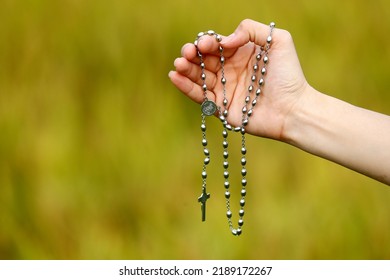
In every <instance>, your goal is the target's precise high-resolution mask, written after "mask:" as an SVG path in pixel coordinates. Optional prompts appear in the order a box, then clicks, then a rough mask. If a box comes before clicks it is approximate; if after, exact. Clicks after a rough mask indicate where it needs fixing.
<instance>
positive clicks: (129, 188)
mask: <svg viewBox="0 0 390 280" xmlns="http://www.w3.org/2000/svg"><path fill="white" fill-rule="evenodd" d="M0 6H1V9H0V258H1V259H389V258H390V214H389V213H390V189H389V188H388V187H387V186H385V185H383V184H381V183H378V182H376V181H374V180H372V179H369V178H366V177H364V176H362V175H360V174H357V173H355V172H352V171H350V170H347V169H345V168H344V167H341V166H338V165H336V164H334V163H331V162H327V161H325V160H323V159H320V158H316V157H314V156H312V155H309V154H307V153H305V152H302V151H300V150H298V149H296V148H294V147H291V146H288V145H286V144H283V143H278V142H274V141H271V140H268V139H261V138H254V137H248V149H249V155H248V172H249V175H248V180H249V186H248V200H247V206H246V216H245V221H246V224H245V226H244V228H243V235H242V236H241V237H239V238H236V237H234V236H232V235H231V233H230V232H229V230H228V225H227V221H226V218H225V211H226V210H225V202H224V196H223V192H224V190H223V185H222V182H223V178H222V166H221V164H222V161H220V162H219V158H218V157H217V158H214V160H213V162H212V163H213V164H212V165H211V167H210V172H209V173H210V176H209V191H210V192H211V195H212V199H211V200H209V201H208V204H207V209H208V213H207V214H208V217H207V222H206V223H202V222H201V221H200V205H199V204H198V202H197V197H198V196H199V194H200V192H201V176H200V172H201V165H202V160H203V155H202V147H201V143H200V140H201V134H200V129H199V125H200V111H199V106H198V105H197V104H193V103H192V102H191V101H190V100H188V99H187V98H186V97H185V96H184V95H182V94H181V93H179V92H178V90H176V88H174V87H173V86H172V85H171V84H170V82H169V79H168V76H167V74H168V72H169V70H171V69H172V68H173V61H174V59H175V58H176V57H177V56H179V55H180V49H181V46H182V45H183V44H184V43H186V42H192V41H193V40H194V37H195V36H196V34H197V33H198V32H199V31H204V30H208V29H214V30H216V31H218V32H219V33H221V34H224V35H228V34H230V33H231V32H233V31H234V29H235V27H236V26H237V25H238V24H239V22H240V21H241V20H243V19H245V18H252V19H255V20H257V21H261V22H264V23H269V22H270V21H275V22H276V23H277V27H279V28H284V29H288V30H289V31H290V32H291V33H292V35H293V37H294V41H295V44H296V48H297V51H298V54H299V57H300V60H301V64H302V67H303V69H304V72H305V75H306V77H307V79H308V81H309V82H310V83H311V84H312V85H313V86H314V87H316V88H317V89H319V90H321V91H323V92H326V93H328V94H330V95H332V96H335V97H337V98H340V99H343V100H346V101H348V102H350V103H353V104H355V105H358V106H362V107H365V108H369V109H372V110H375V111H379V112H383V113H386V114H389V113H390V94H389V89H390V79H389V73H390V66H389V65H390V63H389V62H390V39H389V36H388V34H389V33H390V2H389V1H386V0H377V1H371V2H369V3H368V2H367V1H363V0H346V1H336V0H326V1H325V0H319V1H312V0H297V1H282V0H274V1H258V0H256V1H255V0H244V1H232V0H223V1H214V0H212V1H210V0H207V1H205V0H199V1H189V0H172V1H157V0H145V1H135V0H130V1H129V0H111V1H103V0H63V1H52V0H24V1H21V0H19V1H18V0H16V1H15V0H1V5H0ZM210 122H211V127H213V126H214V127H215V132H214V133H213V132H210V133H209V138H210V140H209V141H210V142H211V143H212V144H211V149H212V151H214V155H217V154H219V151H221V150H222V149H221V147H220V146H221V145H220V141H221V135H220V129H219V128H220V127H219V123H218V121H217V120H215V121H213V120H212V121H210ZM389 140H390V139H389ZM234 146H235V145H234V144H232V147H234ZM236 146H237V147H238V146H239V139H238V140H237V145H236ZM239 156H240V155H239V151H237V153H236V154H235V155H233V160H232V161H231V162H232V164H233V162H237V164H238V165H239ZM218 162H219V163H218ZM233 169H235V167H234V164H233V166H232V170H233ZM236 169H237V170H239V166H237V167H236ZM237 173H239V171H237ZM237 176H239V174H238V175H237ZM236 179H237V177H236ZM233 180H234V178H233ZM235 197H236V198H237V196H235ZM232 199H233V201H234V198H232ZM237 203H238V202H237ZM237 203H236V204H237ZM233 205H235V204H233ZM233 211H234V213H236V209H235V208H234V207H233Z"/></svg>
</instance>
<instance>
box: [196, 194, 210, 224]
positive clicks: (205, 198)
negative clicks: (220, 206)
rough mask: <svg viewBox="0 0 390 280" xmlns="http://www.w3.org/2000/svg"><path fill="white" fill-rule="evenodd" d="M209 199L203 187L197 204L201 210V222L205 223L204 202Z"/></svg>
mask: <svg viewBox="0 0 390 280" xmlns="http://www.w3.org/2000/svg"><path fill="white" fill-rule="evenodd" d="M209 198H210V194H209V193H207V192H206V188H205V187H203V192H202V194H201V195H200V196H199V198H198V202H200V203H201V204H202V205H201V206H200V207H201V210H202V222H204V221H206V201H207V199H209Z"/></svg>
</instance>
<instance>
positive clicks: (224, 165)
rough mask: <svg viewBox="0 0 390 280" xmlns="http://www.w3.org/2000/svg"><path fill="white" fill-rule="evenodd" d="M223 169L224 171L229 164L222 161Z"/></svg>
mask: <svg viewBox="0 0 390 280" xmlns="http://www.w3.org/2000/svg"><path fill="white" fill-rule="evenodd" d="M223 167H224V168H225V169H227V168H228V167H229V162H227V161H224V162H223Z"/></svg>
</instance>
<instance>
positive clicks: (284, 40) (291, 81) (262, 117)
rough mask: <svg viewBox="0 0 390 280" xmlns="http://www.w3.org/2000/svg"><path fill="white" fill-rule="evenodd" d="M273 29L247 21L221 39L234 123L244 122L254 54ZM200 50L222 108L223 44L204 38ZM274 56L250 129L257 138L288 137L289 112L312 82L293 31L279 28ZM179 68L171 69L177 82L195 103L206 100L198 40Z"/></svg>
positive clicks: (211, 92) (187, 47)
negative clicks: (221, 60) (298, 49)
mask: <svg viewBox="0 0 390 280" xmlns="http://www.w3.org/2000/svg"><path fill="white" fill-rule="evenodd" d="M269 32H270V27H269V26H267V25H264V24H261V23H258V22H255V21H252V20H244V21H242V22H241V23H240V24H239V26H238V27H237V29H236V30H235V32H234V33H233V34H232V35H230V36H228V37H223V39H222V41H221V42H220V44H221V45H222V46H223V47H224V56H225V58H226V60H225V70H224V71H225V77H226V79H227V83H226V95H227V99H228V100H229V103H228V107H229V108H228V110H229V116H228V118H227V120H228V122H229V123H230V124H232V125H233V126H240V125H241V121H242V112H241V110H242V107H243V106H244V99H245V96H246V95H247V92H248V86H249V85H250V81H251V76H252V73H253V65H254V61H255V58H254V57H255V55H256V54H257V53H258V51H259V46H264V45H265V43H266V38H267V37H268V35H269ZM198 48H199V50H200V51H201V52H202V54H203V55H204V57H205V58H204V61H205V65H206V77H207V78H206V84H207V87H208V90H209V91H208V92H207V97H208V98H209V99H210V100H213V101H215V102H216V104H217V105H218V106H221V107H222V101H223V93H222V83H221V65H220V62H219V58H220V53H219V43H218V42H217V41H216V40H215V38H214V37H211V36H203V37H201V39H200V40H199V43H198ZM268 57H269V62H268V65H267V73H266V75H265V83H264V86H263V88H262V93H261V95H260V97H259V99H258V103H257V105H256V107H255V108H254V110H253V115H252V116H251V117H250V119H249V124H248V126H247V127H246V131H247V132H248V133H251V134H253V135H257V136H262V137H268V138H273V139H277V140H285V139H284V133H283V132H284V127H285V124H286V122H287V121H288V116H289V114H290V112H291V111H292V110H294V107H295V105H296V103H297V102H298V101H299V100H300V96H301V95H303V94H304V93H305V91H306V90H307V89H308V88H310V86H309V85H308V83H307V82H306V79H305V77H304V75H303V73H302V69H301V66H300V64H299V60H298V57H297V54H296V51H295V47H294V43H293V40H292V37H291V35H290V34H289V33H288V32H287V31H285V30H282V29H277V28H275V29H274V31H273V34H272V43H271V49H270V51H269V54H268ZM260 65H262V64H260ZM174 66H175V67H176V71H171V72H170V73H169V77H170V79H171V81H172V83H173V84H174V85H175V86H176V87H177V88H178V89H179V90H180V91H182V92H183V93H184V94H185V95H187V96H188V97H189V98H191V99H192V100H193V101H195V102H197V103H202V102H203V99H204V96H203V89H202V87H201V86H202V83H203V81H202V80H201V69H200V66H199V58H198V56H197V50H196V48H195V46H194V45H193V44H186V45H184V46H183V48H182V57H180V58H177V59H176V60H175V62H174ZM260 67H261V66H260ZM256 86H257V85H256ZM255 88H256V87H255ZM253 94H254V93H253ZM252 98H253V96H252Z"/></svg>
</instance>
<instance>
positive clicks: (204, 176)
mask: <svg viewBox="0 0 390 280" xmlns="http://www.w3.org/2000/svg"><path fill="white" fill-rule="evenodd" d="M202 178H203V179H206V178H207V173H206V171H203V172H202Z"/></svg>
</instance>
